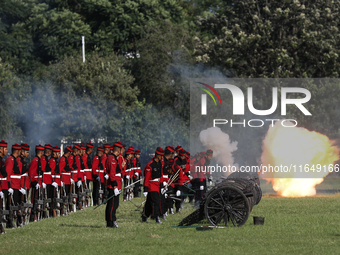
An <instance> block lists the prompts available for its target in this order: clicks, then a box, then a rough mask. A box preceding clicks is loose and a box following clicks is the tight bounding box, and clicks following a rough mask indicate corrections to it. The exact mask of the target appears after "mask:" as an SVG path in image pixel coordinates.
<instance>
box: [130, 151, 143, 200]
mask: <svg viewBox="0 0 340 255" xmlns="http://www.w3.org/2000/svg"><path fill="white" fill-rule="evenodd" d="M139 158H140V151H139V150H136V151H135V156H134V158H133V160H132V162H133V166H134V176H133V182H136V181H138V180H140V178H142V168H141V164H140V162H139ZM139 191H140V182H137V183H136V184H135V187H134V188H133V196H134V197H139Z"/></svg>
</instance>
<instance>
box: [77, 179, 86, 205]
mask: <svg viewBox="0 0 340 255" xmlns="http://www.w3.org/2000/svg"><path fill="white" fill-rule="evenodd" d="M83 185H84V183H82V185H81V186H80V187H81V188H80V187H79V188H78V206H79V209H80V210H82V209H83V206H82V202H84V201H85V197H86V193H85V192H84V189H83Z"/></svg>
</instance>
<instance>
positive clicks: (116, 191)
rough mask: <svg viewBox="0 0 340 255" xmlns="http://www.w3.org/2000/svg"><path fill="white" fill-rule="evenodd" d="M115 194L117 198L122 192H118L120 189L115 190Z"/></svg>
mask: <svg viewBox="0 0 340 255" xmlns="http://www.w3.org/2000/svg"><path fill="white" fill-rule="evenodd" d="M113 192H114V193H115V196H118V195H119V194H120V191H119V190H118V188H115V189H114V190H113Z"/></svg>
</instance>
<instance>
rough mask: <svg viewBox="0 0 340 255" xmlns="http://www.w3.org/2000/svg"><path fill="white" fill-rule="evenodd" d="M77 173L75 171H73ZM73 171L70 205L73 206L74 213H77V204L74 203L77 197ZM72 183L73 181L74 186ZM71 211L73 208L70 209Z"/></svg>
mask: <svg viewBox="0 0 340 255" xmlns="http://www.w3.org/2000/svg"><path fill="white" fill-rule="evenodd" d="M73 171H75V170H73ZM73 171H72V172H71V188H70V194H69V205H71V206H72V205H73V210H72V212H75V211H76V202H75V201H74V198H76V199H77V195H76V194H75V187H74V185H75V182H74V180H73ZM72 181H73V184H72ZM70 210H71V208H70Z"/></svg>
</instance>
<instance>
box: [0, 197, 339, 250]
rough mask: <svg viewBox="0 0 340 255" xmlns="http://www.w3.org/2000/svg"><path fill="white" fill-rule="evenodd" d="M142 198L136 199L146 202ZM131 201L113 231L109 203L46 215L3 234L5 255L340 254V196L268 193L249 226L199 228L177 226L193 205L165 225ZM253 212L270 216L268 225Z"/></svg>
mask: <svg viewBox="0 0 340 255" xmlns="http://www.w3.org/2000/svg"><path fill="white" fill-rule="evenodd" d="M142 201H143V199H142V198H135V199H133V200H132V202H133V203H135V204H140V203H141V202H142ZM135 209H136V207H135V206H134V205H132V203H130V202H121V205H120V207H119V208H118V214H117V215H118V224H119V229H107V228H106V227H105V226H106V225H105V221H104V210H105V206H102V207H100V208H98V209H97V210H93V208H86V209H85V210H84V211H81V212H77V213H73V214H71V215H69V216H64V217H58V218H50V219H45V220H42V221H40V222H37V223H30V224H29V225H27V226H24V227H22V228H20V229H10V230H7V233H6V234H5V235H1V236H0V238H1V245H0V254H98V255H99V254H211V255H212V254H339V252H340V214H339V212H340V195H332V196H317V197H310V198H279V197H269V196H267V197H264V198H262V201H261V202H260V204H259V205H257V206H255V207H254V209H253V211H252V213H251V214H250V218H249V219H248V221H247V222H246V224H245V225H244V226H243V227H240V228H235V227H229V228H228V229H213V230H211V231H197V230H196V229H195V228H172V226H175V225H177V224H178V223H179V222H180V220H181V219H182V218H183V217H184V216H186V215H187V214H189V213H190V212H191V211H192V210H193V209H192V208H191V206H190V205H189V204H188V203H185V208H184V210H183V213H182V214H176V215H171V216H169V217H168V221H166V222H164V224H163V225H158V224H155V223H154V221H153V220H152V221H151V220H150V219H149V223H148V224H142V223H141V218H140V212H139V211H136V210H135ZM252 216H263V217H265V224H264V225H263V226H258V225H256V226H255V225H253V219H252Z"/></svg>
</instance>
